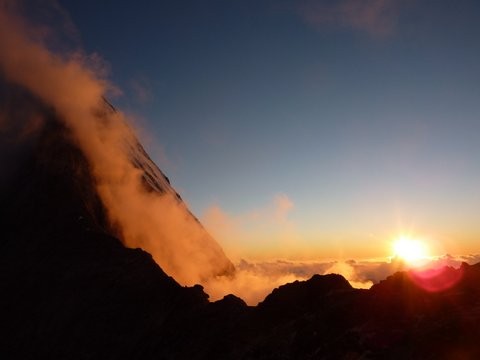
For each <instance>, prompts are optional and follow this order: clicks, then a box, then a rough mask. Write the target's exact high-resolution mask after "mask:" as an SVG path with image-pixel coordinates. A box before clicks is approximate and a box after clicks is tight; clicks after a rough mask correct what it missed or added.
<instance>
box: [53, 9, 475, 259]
mask: <svg viewBox="0 0 480 360" xmlns="http://www.w3.org/2000/svg"><path fill="white" fill-rule="evenodd" d="M58 3H59V4H60V5H61V7H62V8H63V9H64V14H63V16H64V20H63V21H64V24H63V26H64V27H65V28H68V29H74V28H75V29H76V30H74V31H73V30H72V31H71V34H69V36H70V38H71V39H73V41H74V42H76V43H77V45H78V46H81V47H82V48H83V49H84V51H85V52H87V53H98V54H99V55H100V56H101V57H102V58H103V59H104V60H105V61H106V62H107V63H108V64H109V68H110V78H111V80H112V82H113V83H115V84H116V85H117V86H118V87H119V88H120V89H121V90H122V92H123V95H121V96H116V97H113V98H112V103H114V104H115V105H116V106H117V107H119V108H121V109H122V110H124V111H126V112H128V113H132V114H134V115H135V116H136V117H137V118H138V119H140V120H137V121H138V122H140V124H141V127H142V128H143V131H144V133H145V134H147V137H146V138H147V147H148V149H149V151H150V152H151V154H152V156H153V158H154V159H155V160H156V161H157V163H159V165H160V167H161V168H162V169H163V170H164V171H165V172H166V173H167V175H168V176H169V177H170V178H171V180H172V182H173V185H174V186H175V187H176V188H177V189H178V190H179V191H180V192H181V194H182V195H183V197H184V198H185V199H186V201H187V202H188V203H189V205H190V207H191V208H192V210H193V212H194V213H196V214H197V215H199V216H201V217H202V216H206V215H205V214H208V213H209V209H211V208H212V207H215V208H216V209H219V211H221V213H222V214H223V215H224V218H226V219H229V220H231V222H233V223H235V224H236V225H235V226H236V228H235V229H236V230H238V227H243V229H242V230H241V233H242V236H244V237H246V238H247V239H244V240H240V238H241V237H240V236H238V237H237V236H233V235H232V236H231V237H232V238H235V239H236V240H235V241H244V242H245V246H244V247H242V250H241V251H244V252H245V253H246V254H248V253H249V251H248V249H249V248H253V247H255V246H256V245H258V239H257V238H259V237H271V239H272V241H269V242H267V245H265V246H266V247H272V248H274V247H275V244H277V245H279V244H280V243H279V242H281V241H280V240H278V241H277V240H276V239H277V238H279V237H281V236H282V233H285V231H286V230H285V228H284V227H283V226H284V225H285V224H284V223H285V222H286V221H287V220H288V226H289V227H288V229H290V230H289V231H294V232H295V236H294V238H295V243H296V244H297V245H298V247H299V248H302V249H304V250H303V252H309V251H310V250H308V249H313V250H312V251H313V253H314V256H317V257H318V256H322V254H323V255H325V256H327V257H328V256H330V257H332V256H343V255H342V254H344V253H346V255H345V256H349V255H350V254H352V256H353V255H354V254H355V252H357V253H358V252H359V251H360V252H361V253H362V256H379V255H381V254H382V252H384V251H385V249H384V246H383V245H381V246H379V245H378V244H384V243H385V241H388V240H390V237H392V236H395V234H398V233H400V232H412V233H414V234H416V235H418V236H424V237H429V238H431V239H434V241H436V242H437V243H440V244H441V246H439V247H438V249H439V251H450V252H452V251H474V250H475V246H476V245H475V240H476V239H477V238H478V235H479V233H480V229H479V227H478V224H479V223H480V222H479V221H478V214H479V213H480V188H479V187H478V184H479V183H480V162H479V161H478V154H480V101H479V99H480V85H479V84H480V65H479V64H480V41H479V39H480V21H479V20H480V4H479V3H478V2H477V1H473V0H459V1H445V0H439V1H430V0H420V1H414V0H408V1H399V0H339V1H322V0H318V1H314V0H305V1H293V0H291V1H289V0H278V1H273V0H271V1H250V0H243V1H235V0H233V1H201V2H200V1H182V2H179V1H135V2H130V1H101V2H99V1H92V0H86V1H81V2H80V1H67V0H60V1H59V2H58ZM68 18H70V20H71V23H72V24H74V27H72V26H71V24H68V21H66V20H65V19H68ZM162 154H163V155H162ZM279 196H280V197H282V198H286V199H288V201H289V204H291V205H292V206H287V208H288V209H285V218H282V221H280V222H279V221H276V220H275V221H271V219H273V218H274V217H268V216H265V217H262V216H260V217H257V218H255V216H253V219H257V220H252V217H251V216H249V214H252V213H253V214H257V215H258V213H262V214H264V213H266V212H267V211H269V210H268V209H270V210H272V211H273V212H274V211H276V210H275V209H277V208H276V206H277V205H278V204H277V202H276V200H275V199H278V197H279ZM276 204H277V205H276ZM277 210H278V209H277ZM245 219H248V220H245ZM268 219H270V220H268ZM275 219H277V218H275ZM277 220H278V219H277ZM206 221H207V222H208V220H206ZM255 221H256V222H255ZM262 221H263V222H264V223H263V224H259V222H262ZM265 223H267V224H265ZM214 224H215V222H214ZM260 227H261V229H260ZM292 228H293V229H294V230H292ZM232 229H233V228H230V231H234V230H232ZM259 229H260V230H259ZM213 232H215V229H213ZM230 235H231V234H230ZM219 236H220V237H223V238H228V236H229V234H228V232H226V233H221V232H219ZM225 241H227V242H228V240H225ZM231 241H233V240H231ZM339 244H340V245H339ZM458 244H460V245H458ZM230 245H232V244H230ZM227 247H228V246H227ZM293 247H294V246H293V245H291V244H290V245H289V246H288V249H289V251H292V250H291V249H292V248H293ZM339 248H341V250H340V251H339V250H338V249H339ZM305 249H307V250H305ZM335 249H337V250H335ZM346 249H352V251H347V250H346ZM362 249H363V250H362ZM365 249H366V250H365ZM362 251H363V252H362ZM294 253H295V251H292V254H294ZM252 254H253V253H252ZM278 254H279V255H282V256H286V255H285V254H284V253H283V252H279V253H278Z"/></svg>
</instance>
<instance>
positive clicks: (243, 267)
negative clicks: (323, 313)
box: [204, 254, 480, 305]
mask: <svg viewBox="0 0 480 360" xmlns="http://www.w3.org/2000/svg"><path fill="white" fill-rule="evenodd" d="M466 260H468V261H466ZM463 261H465V262H467V263H468V264H470V265H472V264H476V263H478V262H480V255H476V254H474V255H462V256H451V255H444V256H440V257H437V258H433V259H431V261H430V262H429V263H427V264H425V267H427V268H430V269H439V268H442V267H444V266H451V267H454V268H459V267H460V266H461V264H462V262H463ZM236 268H237V271H236V273H235V275H234V276H231V277H219V278H212V279H210V280H209V281H208V282H206V283H205V284H204V285H205V290H206V292H207V293H208V294H209V295H210V297H211V300H218V299H221V298H222V297H223V296H225V295H227V294H229V293H233V294H234V295H236V296H239V297H241V298H242V299H244V300H245V301H246V302H247V303H248V304H250V305H256V304H257V303H258V302H260V301H262V300H263V299H265V297H266V296H267V295H268V294H270V293H271V292H272V290H273V289H274V288H276V287H278V286H280V285H283V284H285V283H287V282H293V281H295V280H299V281H304V280H307V279H309V278H311V277H312V276H313V275H315V274H320V275H326V274H332V273H333V274H340V275H342V276H343V277H345V279H347V280H348V281H349V283H350V284H351V285H352V286H353V287H354V288H358V289H368V288H370V287H371V286H372V285H373V284H376V283H379V282H380V281H382V280H384V279H386V278H387V277H388V276H390V275H392V274H394V273H395V272H397V271H403V270H408V269H409V267H408V266H407V265H406V264H405V263H403V262H402V261H399V260H398V259H396V258H392V259H385V260H383V261H358V260H348V261H321V260H319V261H293V260H275V261H257V262H254V261H247V260H244V259H243V260H241V261H240V262H239V263H238V264H236Z"/></svg>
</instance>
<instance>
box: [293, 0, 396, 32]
mask: <svg viewBox="0 0 480 360" xmlns="http://www.w3.org/2000/svg"><path fill="white" fill-rule="evenodd" d="M299 9H300V14H301V16H302V17H303V19H304V20H305V21H306V22H307V23H308V24H310V25H312V26H315V27H324V26H334V27H343V28H350V29H352V30H354V31H361V32H365V33H368V34H369V35H370V36H373V37H378V38H383V37H386V36H388V35H390V34H391V33H392V32H393V31H394V30H395V27H396V25H397V20H398V16H399V0H338V1H324V0H305V1H303V2H302V3H301V5H300V8H299Z"/></svg>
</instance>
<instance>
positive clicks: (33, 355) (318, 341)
mask: <svg viewBox="0 0 480 360" xmlns="http://www.w3.org/2000/svg"><path fill="white" fill-rule="evenodd" d="M50 126H51V128H48V129H47V130H48V131H46V132H43V133H42V135H40V138H39V139H37V140H38V141H35V142H34V143H32V144H31V145H28V146H23V147H22V150H21V151H17V152H15V159H16V160H17V161H11V162H8V161H7V160H8V159H7V158H8V156H5V153H4V154H3V155H2V156H3V157H5V161H4V164H7V163H8V164H9V165H8V166H9V168H10V170H12V172H13V175H11V176H9V177H8V178H7V177H5V178H2V179H1V180H2V182H1V193H0V199H1V203H0V215H1V218H0V226H1V231H2V235H1V237H0V318H1V325H0V330H1V333H2V336H1V337H0V358H2V359H475V358H480V341H479V339H480V326H479V325H478V324H479V323H480V264H477V265H474V266H468V265H466V264H464V265H463V266H462V267H461V268H460V269H451V268H446V269H444V271H443V272H442V274H443V275H441V276H444V278H436V279H434V280H431V281H432V284H434V283H435V281H436V282H437V283H438V282H440V283H442V281H443V282H445V281H450V280H451V279H454V280H455V281H452V283H451V286H450V287H448V288H446V289H442V290H441V291H436V292H432V291H429V290H426V287H425V286H424V285H425V280H424V279H423V278H422V279H423V280H422V281H423V283H422V282H419V280H418V276H416V275H414V274H412V273H406V272H402V273H397V274H395V275H393V276H391V277H389V278H387V279H386V280H385V281H383V282H381V283H379V284H377V285H375V286H373V287H372V288H371V289H370V290H358V289H353V288H352V287H351V286H350V284H349V283H348V282H347V281H346V280H345V279H344V278H343V277H341V276H340V275H325V276H319V275H315V276H314V277H312V278H311V279H310V280H308V281H304V282H295V283H292V284H287V285H284V286H281V287H280V288H278V289H275V290H274V291H273V292H272V293H271V294H270V295H269V296H267V298H266V299H265V300H264V301H263V302H262V303H260V304H259V305H258V306H257V307H248V306H247V305H246V304H245V303H244V302H243V301H242V300H241V299H239V298H236V297H235V296H233V295H229V296H227V297H225V298H224V299H223V300H221V301H217V302H214V303H210V302H209V301H208V295H206V294H205V293H204V292H203V289H202V288H201V287H200V286H194V287H191V288H187V287H182V286H180V285H179V284H178V283H177V282H176V281H175V280H173V279H172V278H171V277H169V276H168V275H167V274H165V273H164V272H163V271H162V269H160V267H159V266H158V265H157V264H156V263H155V262H154V261H153V260H152V258H151V256H150V255H149V254H147V253H146V252H144V251H142V250H140V249H127V248H125V247H123V246H122V244H121V243H120V241H119V240H117V238H116V237H115V236H114V235H115V229H113V228H112V227H111V226H110V225H109V224H108V221H107V219H106V213H105V209H104V208H103V205H102V203H101V201H100V199H99V197H98V195H97V194H96V192H95V186H94V180H93V178H92V176H91V174H90V171H89V167H88V164H87V162H86V160H85V158H84V156H83V155H82V153H81V152H80V151H79V150H78V149H77V148H76V147H75V146H74V145H73V144H72V143H71V142H69V140H68V139H69V138H68V134H67V133H66V129H63V128H61V127H59V126H58V124H57V125H55V124H51V125H50ZM7 140H8V139H6V138H4V139H2V141H3V142H2V144H5V143H8V141H7ZM2 146H3V145H2ZM439 279H440V280H439ZM428 281H430V280H428ZM434 285H435V286H437V285H438V284H436V283H435V284H434ZM430 290H431V289H430Z"/></svg>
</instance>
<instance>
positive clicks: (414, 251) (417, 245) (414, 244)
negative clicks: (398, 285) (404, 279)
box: [393, 236, 428, 264]
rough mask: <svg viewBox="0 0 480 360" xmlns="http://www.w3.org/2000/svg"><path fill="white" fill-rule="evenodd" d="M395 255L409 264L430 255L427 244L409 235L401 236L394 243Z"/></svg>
mask: <svg viewBox="0 0 480 360" xmlns="http://www.w3.org/2000/svg"><path fill="white" fill-rule="evenodd" d="M393 255H394V257H398V258H400V259H401V260H403V261H404V262H406V263H408V264H416V263H418V262H420V261H422V260H425V259H426V258H427V257H428V248H427V244H426V243H425V242H424V241H421V240H418V239H413V238H411V237H408V236H400V237H398V238H397V239H396V240H395V241H394V243H393Z"/></svg>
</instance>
